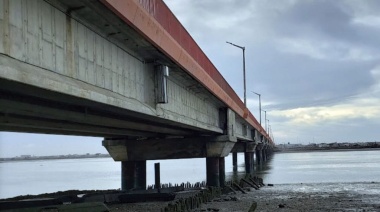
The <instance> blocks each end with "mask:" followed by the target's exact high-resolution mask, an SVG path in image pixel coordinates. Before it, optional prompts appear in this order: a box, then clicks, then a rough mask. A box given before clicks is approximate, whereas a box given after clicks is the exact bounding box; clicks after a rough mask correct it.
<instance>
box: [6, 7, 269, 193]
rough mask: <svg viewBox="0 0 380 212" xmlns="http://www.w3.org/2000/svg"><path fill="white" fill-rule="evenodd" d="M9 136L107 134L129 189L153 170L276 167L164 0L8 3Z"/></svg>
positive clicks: (264, 141) (253, 125) (214, 179)
mask: <svg viewBox="0 0 380 212" xmlns="http://www.w3.org/2000/svg"><path fill="white" fill-rule="evenodd" d="M0 8H1V9H0V29H1V31H0V34H1V40H0V96H1V98H0V130H2V131H10V132H32V133H49V134H59V135H81V136H98V137H104V140H103V146H104V147H105V148H106V149H107V150H108V152H109V153H110V155H111V156H112V157H113V159H114V160H115V161H121V164H122V167H121V169H122V189H123V190H128V189H140V188H145V187H146V161H147V160H154V159H179V158H206V165H207V170H206V171H207V184H208V185H211V186H222V185H223V183H224V173H225V170H224V158H225V157H226V156H227V155H228V154H230V153H233V154H234V157H233V158H234V165H235V166H236V163H237V161H236V153H237V152H244V154H245V164H246V172H247V173H251V172H252V170H253V164H254V154H255V153H256V160H257V161H258V163H261V162H262V161H265V160H266V158H267V157H268V156H269V154H271V149H272V147H273V145H274V143H273V141H272V140H271V138H270V136H269V135H268V133H267V132H266V131H265V130H264V129H263V127H262V126H261V125H260V124H259V123H258V122H257V120H256V119H255V117H254V116H253V115H252V113H251V112H250V111H249V110H248V109H247V108H246V107H245V105H244V104H243V102H242V101H241V99H240V98H239V96H238V95H237V94H236V93H235V92H234V90H233V89H232V88H231V86H230V85H229V84H228V83H227V82H226V80H225V79H224V78H223V76H222V75H221V74H220V73H219V71H218V70H217V69H216V68H215V66H214V65H213V64H212V62H211V61H210V60H209V59H208V57H207V56H206V55H205V54H204V53H203V52H202V50H201V49H200V48H199V46H198V45H197V44H196V42H195V41H194V40H193V38H192V37H191V36H190V35H189V33H188V32H187V31H186V29H185V28H184V27H183V26H182V25H181V23H180V22H179V21H178V20H177V19H176V17H175V16H174V15H173V13H172V12H171V11H170V10H169V8H168V7H167V6H166V5H165V3H163V2H162V1H161V0H156V1H150V0H140V1H137V0H128V1H124V0H99V1H90V0H45V1H42V0H0Z"/></svg>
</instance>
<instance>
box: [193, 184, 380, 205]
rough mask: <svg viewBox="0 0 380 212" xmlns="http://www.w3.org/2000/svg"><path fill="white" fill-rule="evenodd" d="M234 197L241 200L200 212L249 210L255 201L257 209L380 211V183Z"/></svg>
mask: <svg viewBox="0 0 380 212" xmlns="http://www.w3.org/2000/svg"><path fill="white" fill-rule="evenodd" d="M234 196H235V197H236V198H237V201H225V202H217V201H213V202H210V203H208V204H204V205H202V208H201V209H199V210H197V211H202V210H203V211H207V209H219V210H218V211H220V212H223V211H226V212H227V211H249V207H250V205H251V204H252V201H255V202H257V208H256V210H255V211H284V212H288V211H380V182H369V183H331V184H330V183H322V184H283V185H274V186H273V187H271V186H265V187H262V188H260V190H252V191H250V192H247V194H238V195H234ZM223 198H224V197H223V196H222V197H221V199H223ZM209 211H212V210H209Z"/></svg>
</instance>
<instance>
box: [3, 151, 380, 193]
mask: <svg viewBox="0 0 380 212" xmlns="http://www.w3.org/2000/svg"><path fill="white" fill-rule="evenodd" d="M156 162H160V166H161V182H163V183H168V182H171V183H182V182H187V181H189V182H191V183H194V182H199V181H204V180H205V179H206V171H205V170H206V163H205V159H182V160H160V161H148V163H147V184H148V185H150V184H154V163H156ZM225 162H226V177H227V178H231V177H233V176H236V175H238V176H244V174H245V173H244V154H239V155H238V162H239V166H238V173H233V172H232V157H231V156H229V157H226V160H225ZM255 172H256V175H259V176H261V177H263V179H264V182H265V183H274V184H285V183H320V182H330V183H337V182H371V181H376V182H380V151H379V150H377V151H338V152H306V153H280V154H275V155H274V157H273V158H272V159H271V160H270V161H269V162H268V163H267V164H266V165H265V166H261V167H259V166H255ZM118 188H120V162H114V161H113V160H112V158H96V159H65V160H40V161H19V162H2V163H0V199H1V198H8V197H13V196H17V195H26V194H40V193H47V192H56V191H62V190H70V189H79V190H91V189H118Z"/></svg>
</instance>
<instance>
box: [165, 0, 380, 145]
mask: <svg viewBox="0 0 380 212" xmlns="http://www.w3.org/2000/svg"><path fill="white" fill-rule="evenodd" d="M165 2H166V3H167V5H168V6H169V7H170V8H171V10H172V11H173V13H174V14H175V15H176V16H177V18H178V19H179V20H180V21H181V23H182V24H183V25H184V26H185V28H186V29H187V30H188V32H189V33H190V34H191V35H192V36H193V38H194V39H195V40H196V42H197V43H198V44H199V46H200V47H201V48H202V49H203V51H204V52H205V53H206V54H207V55H208V57H209V58H210V59H211V61H212V62H213V63H214V65H215V66H216V67H217V68H218V70H219V71H220V72H221V73H222V74H223V76H224V77H225V79H226V80H227V81H228V82H229V83H230V85H231V86H232V87H233V88H234V89H235V91H236V92H237V94H238V95H240V96H241V97H242V96H243V86H242V85H243V83H242V81H243V74H242V51H241V50H240V49H238V48H236V47H233V46H231V45H228V44H226V41H229V42H232V43H235V44H238V45H240V46H245V47H246V72H247V74H246V78H247V104H248V107H249V108H250V109H251V111H252V112H253V113H254V114H255V116H256V117H257V119H258V117H259V109H258V96H257V95H255V94H253V93H251V91H254V92H257V93H260V94H261V95H262V107H263V109H265V110H267V111H268V112H267V115H268V117H267V118H268V119H269V124H270V125H271V127H272V131H273V134H274V137H275V141H276V142H277V143H284V142H286V143H287V142H290V143H296V142H298V143H309V142H313V141H314V142H318V143H321V142H335V141H338V142H345V141H347V142H356V141H374V140H377V141H380V48H379V47H380V1H376V0H373V1H368V0H366V1H350V0H347V1H343V0H338V1H330V0H326V1H324V0H318V1H317V0H315V1H313V0H282V1H259V0H252V1H251V0H244V1H243V0H239V1H234V0H220V1H200V0H197V1H194V0H181V1H176V0H166V1H165ZM263 122H264V119H263Z"/></svg>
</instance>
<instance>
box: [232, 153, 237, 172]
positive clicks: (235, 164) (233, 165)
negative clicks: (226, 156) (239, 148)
mask: <svg viewBox="0 0 380 212" xmlns="http://www.w3.org/2000/svg"><path fill="white" fill-rule="evenodd" d="M232 167H233V171H234V172H236V171H237V152H233V153H232Z"/></svg>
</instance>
